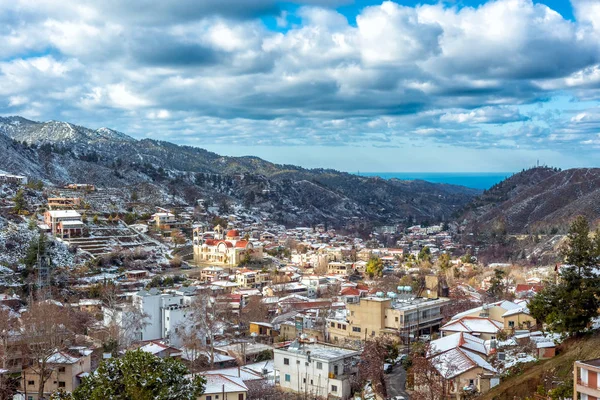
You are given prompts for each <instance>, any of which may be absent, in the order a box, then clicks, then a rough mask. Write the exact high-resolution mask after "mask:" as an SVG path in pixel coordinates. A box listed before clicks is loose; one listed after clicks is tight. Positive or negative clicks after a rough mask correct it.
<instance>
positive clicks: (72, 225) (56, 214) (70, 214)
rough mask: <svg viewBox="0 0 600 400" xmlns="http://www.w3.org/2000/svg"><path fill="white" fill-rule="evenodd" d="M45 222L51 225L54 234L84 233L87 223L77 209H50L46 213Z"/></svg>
mask: <svg viewBox="0 0 600 400" xmlns="http://www.w3.org/2000/svg"><path fill="white" fill-rule="evenodd" d="M44 223H45V224H46V225H48V226H49V227H50V231H51V232H52V234H53V235H56V234H60V235H63V236H65V235H66V236H71V235H78V234H81V233H82V230H83V228H84V227H85V224H84V223H83V222H82V221H81V214H79V213H78V212H77V211H75V210H50V211H46V213H45V214H44Z"/></svg>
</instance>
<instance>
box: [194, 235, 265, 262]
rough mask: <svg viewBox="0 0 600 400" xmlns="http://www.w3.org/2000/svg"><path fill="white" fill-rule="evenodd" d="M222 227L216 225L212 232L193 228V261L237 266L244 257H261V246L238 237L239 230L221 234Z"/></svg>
mask: <svg viewBox="0 0 600 400" xmlns="http://www.w3.org/2000/svg"><path fill="white" fill-rule="evenodd" d="M223 232H224V231H223V228H222V227H221V226H220V225H217V226H216V227H215V228H214V231H213V232H202V229H201V228H195V229H194V231H193V235H194V261H195V262H196V263H199V264H203V263H204V264H216V265H226V266H230V267H235V266H238V265H239V263H240V262H241V261H242V260H244V259H245V258H246V257H251V258H252V259H262V248H261V247H258V246H257V247H255V246H254V244H252V242H250V241H249V240H247V239H242V238H241V237H240V233H239V231H237V230H235V229H232V230H230V231H228V232H227V234H225V235H223Z"/></svg>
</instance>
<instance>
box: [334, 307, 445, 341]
mask: <svg viewBox="0 0 600 400" xmlns="http://www.w3.org/2000/svg"><path fill="white" fill-rule="evenodd" d="M449 302H450V300H449V299H446V298H440V299H421V298H419V299H411V300H407V301H399V300H398V299H392V298H388V297H365V298H361V299H360V301H359V302H358V303H355V304H348V305H347V307H348V313H347V315H346V317H345V318H330V319H328V320H327V328H328V336H329V341H331V342H334V343H335V342H340V341H343V340H356V339H360V340H366V339H367V338H370V337H375V336H381V335H395V336H400V337H407V336H408V335H417V336H418V335H421V334H430V333H431V332H432V331H437V329H438V328H439V326H440V323H441V321H442V313H441V309H442V307H443V306H444V305H446V304H448V303H449Z"/></svg>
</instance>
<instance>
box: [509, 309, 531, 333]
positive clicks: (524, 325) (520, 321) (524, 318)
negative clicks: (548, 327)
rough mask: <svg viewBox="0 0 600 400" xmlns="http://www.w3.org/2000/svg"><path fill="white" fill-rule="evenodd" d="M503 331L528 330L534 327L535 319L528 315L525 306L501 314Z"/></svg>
mask: <svg viewBox="0 0 600 400" xmlns="http://www.w3.org/2000/svg"><path fill="white" fill-rule="evenodd" d="M502 320H503V323H504V330H505V331H514V330H515V329H529V328H532V327H533V326H535V324H536V321H535V319H534V318H533V317H532V316H531V315H530V314H529V309H528V308H527V306H526V305H524V306H522V307H519V308H515V309H512V310H508V311H507V312H505V313H504V314H502Z"/></svg>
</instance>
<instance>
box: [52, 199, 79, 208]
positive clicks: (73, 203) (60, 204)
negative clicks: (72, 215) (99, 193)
mask: <svg viewBox="0 0 600 400" xmlns="http://www.w3.org/2000/svg"><path fill="white" fill-rule="evenodd" d="M79 207H81V199H80V198H79V197H48V208H49V209H51V210H61V209H66V208H71V209H74V208H79Z"/></svg>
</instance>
